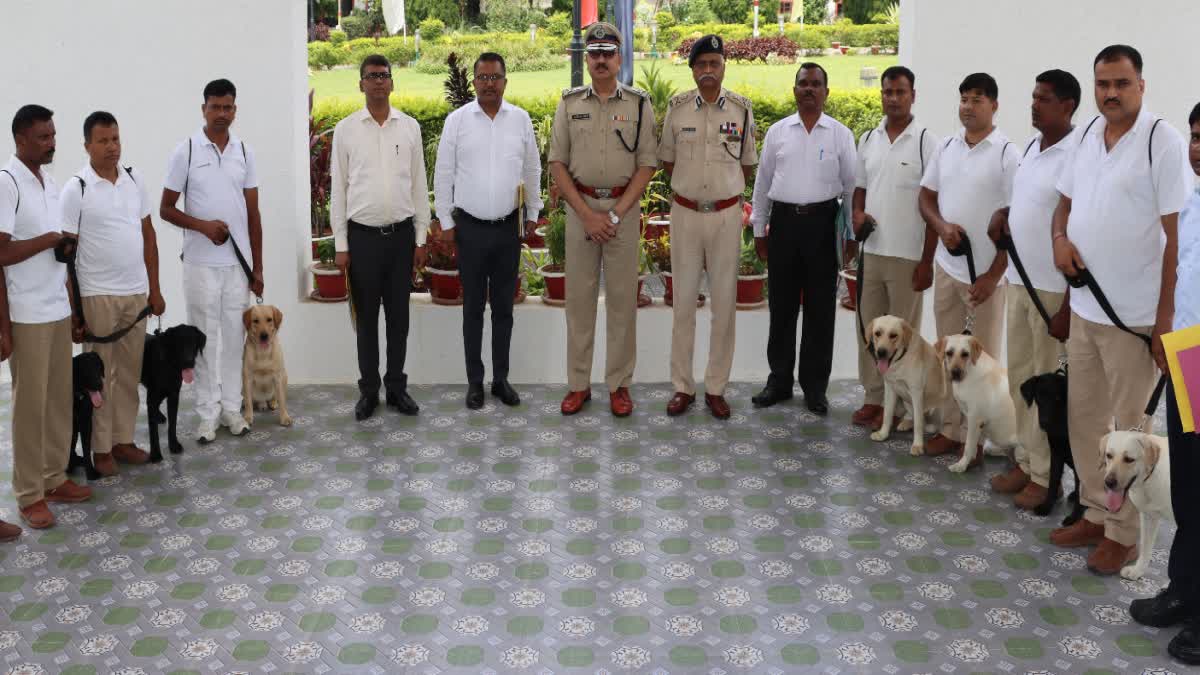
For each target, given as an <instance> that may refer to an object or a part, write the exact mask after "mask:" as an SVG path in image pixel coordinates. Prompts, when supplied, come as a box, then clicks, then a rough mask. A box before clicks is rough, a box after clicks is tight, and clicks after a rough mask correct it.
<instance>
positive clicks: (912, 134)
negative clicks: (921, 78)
mask: <svg viewBox="0 0 1200 675" xmlns="http://www.w3.org/2000/svg"><path fill="white" fill-rule="evenodd" d="M939 142H940V140H939V139H938V137H937V135H936V134H934V133H933V132H932V131H929V130H928V129H926V128H924V127H922V126H920V125H918V124H917V123H916V121H915V120H914V121H912V122H910V123H909V124H908V126H907V127H906V128H905V129H904V131H902V132H900V135H899V136H897V137H896V140H895V141H892V140H891V139H890V138H888V133H887V118H884V120H883V121H882V122H880V123H879V126H878V127H876V128H875V129H872V130H871V131H868V132H866V133H864V134H863V135H862V138H860V139H859V142H858V174H857V180H856V183H855V187H857V188H861V189H863V190H866V192H867V203H866V212H867V213H868V214H870V215H871V216H872V217H873V218H875V222H876V223H878V225H877V227H876V228H875V233H874V234H872V235H871V238H870V239H868V240H867V243H866V244H865V245H864V250H865V251H866V252H867V253H873V254H875V255H884V256H891V257H895V258H905V259H907V260H920V259H921V251H922V249H923V248H924V246H925V219H924V218H922V217H921V211H920V208H919V207H918V205H917V196H918V194H919V193H920V191H921V175H922V173H923V172H924V170H925V167H926V166H928V164H929V163H930V162H931V161H933V157H934V155H935V154H937V149H938V144H939Z"/></svg>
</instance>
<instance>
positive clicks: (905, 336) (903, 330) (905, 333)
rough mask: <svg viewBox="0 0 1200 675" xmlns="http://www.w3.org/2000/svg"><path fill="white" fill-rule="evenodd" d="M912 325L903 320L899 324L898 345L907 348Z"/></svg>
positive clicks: (911, 334)
mask: <svg viewBox="0 0 1200 675" xmlns="http://www.w3.org/2000/svg"><path fill="white" fill-rule="evenodd" d="M912 337H913V327H912V324H910V323H908V322H907V321H904V322H902V323H901V324H900V345H901V346H902V347H904V348H905V349H908V345H909V344H910V343H911V342H912Z"/></svg>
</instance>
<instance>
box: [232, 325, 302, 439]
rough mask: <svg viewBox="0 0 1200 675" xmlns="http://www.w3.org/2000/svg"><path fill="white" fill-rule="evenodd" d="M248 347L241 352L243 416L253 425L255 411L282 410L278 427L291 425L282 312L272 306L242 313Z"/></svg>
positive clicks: (247, 422)
mask: <svg viewBox="0 0 1200 675" xmlns="http://www.w3.org/2000/svg"><path fill="white" fill-rule="evenodd" d="M242 322H243V323H244V324H246V348H245V351H243V353H242V416H243V417H245V418H246V424H249V425H251V426H253V424H254V411H255V410H256V409H257V410H267V409H270V410H275V409H278V410H279V424H280V425H282V426H285V427H290V426H291V425H292V418H291V416H290V415H288V411H287V382H288V379H287V368H286V367H284V365H283V347H281V346H280V344H279V325H280V324H282V323H283V312H281V311H279V308H278V307H274V306H272V305H255V306H253V307H251V308H250V309H247V310H246V311H245V312H243V313H242Z"/></svg>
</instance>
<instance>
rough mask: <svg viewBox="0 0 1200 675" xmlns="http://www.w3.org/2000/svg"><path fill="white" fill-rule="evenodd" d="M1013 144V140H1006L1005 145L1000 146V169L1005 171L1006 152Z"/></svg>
mask: <svg viewBox="0 0 1200 675" xmlns="http://www.w3.org/2000/svg"><path fill="white" fill-rule="evenodd" d="M1010 145H1012V141H1005V142H1004V146H1003V147H1001V148H1000V171H1001V173H1003V172H1004V153H1005V152H1007V151H1008V146H1010Z"/></svg>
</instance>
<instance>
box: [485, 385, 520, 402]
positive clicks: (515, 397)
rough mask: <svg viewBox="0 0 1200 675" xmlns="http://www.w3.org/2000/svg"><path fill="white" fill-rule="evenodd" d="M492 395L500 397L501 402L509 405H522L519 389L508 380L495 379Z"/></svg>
mask: <svg viewBox="0 0 1200 675" xmlns="http://www.w3.org/2000/svg"><path fill="white" fill-rule="evenodd" d="M492 396H495V397H496V398H498V399H500V402H501V403H503V404H504V405H507V406H516V405H521V396H520V395H519V394H517V390H516V389H513V388H512V385H511V384H509V383H508V380H494V381H493V382H492Z"/></svg>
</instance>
